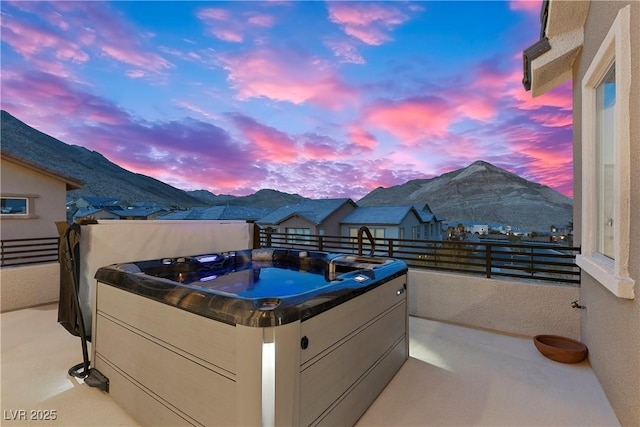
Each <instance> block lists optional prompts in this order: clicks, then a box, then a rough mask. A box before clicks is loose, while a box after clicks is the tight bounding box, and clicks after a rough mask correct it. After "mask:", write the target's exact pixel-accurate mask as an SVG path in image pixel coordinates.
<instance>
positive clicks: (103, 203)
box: [75, 196, 122, 210]
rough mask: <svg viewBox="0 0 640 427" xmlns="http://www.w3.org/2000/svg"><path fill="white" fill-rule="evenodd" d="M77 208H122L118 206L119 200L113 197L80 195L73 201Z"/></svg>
mask: <svg viewBox="0 0 640 427" xmlns="http://www.w3.org/2000/svg"><path fill="white" fill-rule="evenodd" d="M75 205H76V207H77V208H78V209H80V208H89V207H90V208H95V209H108V210H113V209H122V206H120V200H119V199H116V198H113V197H93V196H81V197H79V198H78V199H77V200H76V203H75Z"/></svg>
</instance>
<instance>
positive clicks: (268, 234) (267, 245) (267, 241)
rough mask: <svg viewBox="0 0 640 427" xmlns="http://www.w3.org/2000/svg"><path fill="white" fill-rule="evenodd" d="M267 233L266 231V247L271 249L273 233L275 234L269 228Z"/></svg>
mask: <svg viewBox="0 0 640 427" xmlns="http://www.w3.org/2000/svg"><path fill="white" fill-rule="evenodd" d="M265 231H266V234H267V238H266V239H265V247H267V248H270V247H271V233H272V232H273V228H271V227H267V229H266V230H265Z"/></svg>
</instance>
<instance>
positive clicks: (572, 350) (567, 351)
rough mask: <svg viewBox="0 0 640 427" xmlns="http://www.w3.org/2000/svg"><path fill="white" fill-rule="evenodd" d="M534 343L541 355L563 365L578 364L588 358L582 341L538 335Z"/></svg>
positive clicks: (534, 338)
mask: <svg viewBox="0 0 640 427" xmlns="http://www.w3.org/2000/svg"><path fill="white" fill-rule="evenodd" d="M533 343H534V344H535V346H536V348H537V349H538V351H539V352H540V353H542V354H543V355H544V356H545V357H548V358H549V359H551V360H555V361H556V362H562V363H578V362H582V361H583V360H584V359H585V358H586V357H587V352H588V349H587V346H586V345H584V344H582V343H581V342H580V341H576V340H572V339H571V338H566V337H561V336H558V335H536V336H535V337H533Z"/></svg>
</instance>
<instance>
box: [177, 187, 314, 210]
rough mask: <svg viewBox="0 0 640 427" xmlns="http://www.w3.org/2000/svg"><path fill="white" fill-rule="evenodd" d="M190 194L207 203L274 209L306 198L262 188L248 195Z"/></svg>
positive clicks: (201, 192)
mask: <svg viewBox="0 0 640 427" xmlns="http://www.w3.org/2000/svg"><path fill="white" fill-rule="evenodd" d="M188 193H189V194H191V195H192V196H194V197H196V198H198V199H200V200H202V201H203V202H206V203H207V204H209V205H231V206H254V207H257V208H270V209H276V208H279V207H281V206H285V205H295V204H297V203H300V202H301V201H303V200H308V199H307V198H306V197H302V196H300V195H298V194H288V193H283V192H280V191H276V190H270V189H263V190H258V192H256V193H254V194H251V195H249V196H242V197H236V196H230V195H227V194H221V195H219V196H216V195H215V194H213V193H211V192H209V191H207V190H195V191H189V192H188Z"/></svg>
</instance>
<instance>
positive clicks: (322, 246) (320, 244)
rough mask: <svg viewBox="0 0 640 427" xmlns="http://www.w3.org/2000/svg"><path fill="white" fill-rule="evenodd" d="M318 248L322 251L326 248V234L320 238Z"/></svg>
mask: <svg viewBox="0 0 640 427" xmlns="http://www.w3.org/2000/svg"><path fill="white" fill-rule="evenodd" d="M318 250H319V251H321V252H322V251H323V250H324V236H320V237H319V238H318Z"/></svg>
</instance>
